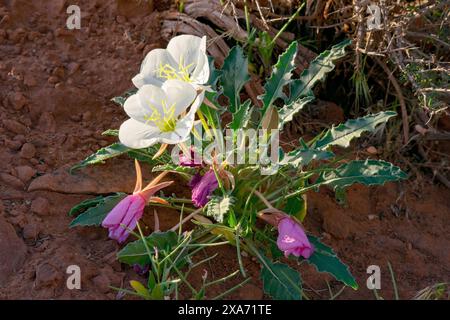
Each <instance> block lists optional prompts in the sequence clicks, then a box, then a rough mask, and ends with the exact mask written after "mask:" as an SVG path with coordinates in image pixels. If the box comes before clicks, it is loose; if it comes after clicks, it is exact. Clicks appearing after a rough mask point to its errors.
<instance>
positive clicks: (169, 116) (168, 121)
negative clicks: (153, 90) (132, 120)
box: [144, 100, 177, 132]
mask: <svg viewBox="0 0 450 320" xmlns="http://www.w3.org/2000/svg"><path fill="white" fill-rule="evenodd" d="M161 105H162V107H163V110H162V111H163V114H161V112H159V110H158V109H157V108H156V107H155V106H153V105H151V104H148V107H149V109H150V111H151V114H150V115H146V116H144V119H145V121H147V123H148V122H153V123H154V125H155V126H157V127H158V129H159V130H160V131H161V132H171V131H174V130H175V127H176V124H177V119H176V118H175V103H174V104H172V105H171V106H169V107H168V106H167V104H166V101H164V100H163V101H161Z"/></svg>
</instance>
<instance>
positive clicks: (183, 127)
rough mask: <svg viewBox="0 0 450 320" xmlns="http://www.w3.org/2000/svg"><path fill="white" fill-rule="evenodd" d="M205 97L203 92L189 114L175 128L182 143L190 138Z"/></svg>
mask: <svg viewBox="0 0 450 320" xmlns="http://www.w3.org/2000/svg"><path fill="white" fill-rule="evenodd" d="M204 97H205V93H204V92H201V93H200V94H199V95H198V96H197V98H196V99H195V101H194V103H193V104H192V106H191V108H190V110H189V112H188V114H187V115H186V116H185V117H184V118H182V119H181V120H180V121H178V122H177V124H176V126H175V133H176V134H177V136H178V137H179V138H180V139H181V141H184V140H186V139H187V138H188V136H189V133H190V132H191V130H192V127H193V126H194V120H195V113H196V112H197V110H198V108H199V107H200V106H201V104H202V102H203V99H204Z"/></svg>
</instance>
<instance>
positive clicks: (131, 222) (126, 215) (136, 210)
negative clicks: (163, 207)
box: [102, 160, 173, 243]
mask: <svg viewBox="0 0 450 320" xmlns="http://www.w3.org/2000/svg"><path fill="white" fill-rule="evenodd" d="M135 165H136V187H135V189H134V192H133V194H131V195H128V196H126V197H125V198H124V199H123V200H122V201H120V202H119V203H118V204H117V205H116V206H115V207H114V208H113V209H112V210H111V211H110V212H109V213H108V215H107V216H106V218H105V219H104V220H103V222H102V226H103V227H105V228H108V229H109V237H110V238H111V239H115V240H117V242H119V243H122V242H124V241H125V240H126V239H127V238H128V235H129V234H130V231H131V230H134V228H135V227H136V224H137V222H138V221H139V219H141V217H142V215H143V214H144V208H145V206H146V205H147V203H148V202H159V203H166V201H165V200H163V199H161V198H158V197H153V195H154V194H155V193H156V192H157V191H159V190H161V189H162V188H165V187H167V186H169V185H171V184H172V183H173V181H167V182H162V183H159V184H158V182H159V181H160V180H161V179H162V178H163V177H164V176H165V175H166V174H167V172H163V173H161V174H160V175H159V176H158V177H156V178H155V179H154V180H153V181H152V182H150V183H149V184H148V185H147V186H146V187H145V188H144V189H142V173H141V167H140V166H139V162H137V160H135Z"/></svg>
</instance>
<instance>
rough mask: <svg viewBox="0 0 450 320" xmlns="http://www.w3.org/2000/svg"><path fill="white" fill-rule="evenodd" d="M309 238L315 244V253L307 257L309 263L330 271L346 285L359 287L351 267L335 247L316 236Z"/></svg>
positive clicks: (319, 268) (327, 271) (320, 270)
mask: <svg viewBox="0 0 450 320" xmlns="http://www.w3.org/2000/svg"><path fill="white" fill-rule="evenodd" d="M308 240H309V241H310V242H311V244H312V245H313V246H314V252H313V254H312V255H311V256H310V257H309V258H308V259H305V260H306V261H307V262H308V263H309V264H312V265H313V266H315V267H316V269H317V271H319V272H326V273H329V274H331V275H332V276H333V277H334V278H335V279H336V280H339V281H341V282H342V283H344V284H345V285H347V286H349V287H351V288H353V289H355V290H356V289H358V284H357V283H356V280H355V278H354V277H353V275H352V274H351V273H350V270H349V267H348V266H347V265H346V264H345V263H343V262H342V261H341V260H340V259H339V258H338V257H337V255H336V253H335V252H334V251H333V249H331V248H330V247H328V246H327V245H325V244H323V243H322V242H320V241H319V239H318V238H316V237H314V236H310V235H308Z"/></svg>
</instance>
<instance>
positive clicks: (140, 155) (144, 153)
mask: <svg viewBox="0 0 450 320" xmlns="http://www.w3.org/2000/svg"><path fill="white" fill-rule="evenodd" d="M160 146H161V145H160V144H155V145H153V146H151V147H148V148H143V149H129V151H128V152H127V154H128V156H129V157H131V158H134V159H136V160H139V161H142V162H147V163H148V164H151V165H156V164H166V163H170V162H171V161H172V159H171V157H170V155H169V154H168V153H167V151H164V152H163V153H162V154H161V155H160V156H159V157H158V158H156V159H153V156H154V155H155V154H156V153H157V152H158V151H159V148H160Z"/></svg>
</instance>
